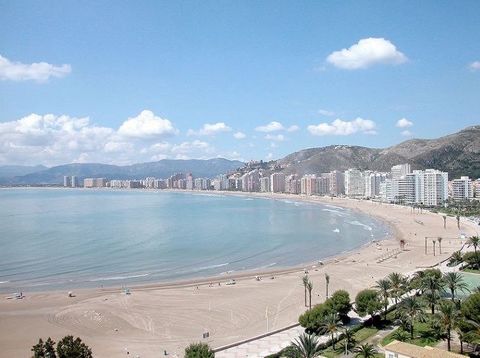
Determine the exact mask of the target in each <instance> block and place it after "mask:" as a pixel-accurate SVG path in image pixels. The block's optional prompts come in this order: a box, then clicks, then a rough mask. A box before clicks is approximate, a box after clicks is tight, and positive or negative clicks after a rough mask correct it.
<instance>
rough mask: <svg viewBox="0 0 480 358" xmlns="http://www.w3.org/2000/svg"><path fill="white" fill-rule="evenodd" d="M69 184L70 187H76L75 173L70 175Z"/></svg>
mask: <svg viewBox="0 0 480 358" xmlns="http://www.w3.org/2000/svg"><path fill="white" fill-rule="evenodd" d="M70 184H71V186H72V188H76V187H78V178H77V177H76V176H75V175H72V178H71V179H70Z"/></svg>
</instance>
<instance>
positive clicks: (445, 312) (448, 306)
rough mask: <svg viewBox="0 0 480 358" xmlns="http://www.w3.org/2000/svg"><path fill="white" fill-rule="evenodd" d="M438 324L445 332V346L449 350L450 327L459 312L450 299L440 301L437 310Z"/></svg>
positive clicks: (452, 325)
mask: <svg viewBox="0 0 480 358" xmlns="http://www.w3.org/2000/svg"><path fill="white" fill-rule="evenodd" d="M438 316H439V319H440V324H441V325H442V327H443V329H444V330H445V333H446V338H447V347H448V350H449V351H450V350H451V347H450V342H451V340H452V329H453V328H454V327H455V326H456V324H457V321H458V320H459V317H460V314H459V312H458V310H457V307H456V306H455V304H454V303H453V302H451V301H443V302H441V303H440V309H439V312H438Z"/></svg>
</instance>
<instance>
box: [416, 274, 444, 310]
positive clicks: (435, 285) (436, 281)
mask: <svg viewBox="0 0 480 358" xmlns="http://www.w3.org/2000/svg"><path fill="white" fill-rule="evenodd" d="M420 285H421V287H422V290H423V292H424V293H425V299H426V300H427V302H428V304H429V305H430V308H431V309H432V314H435V305H436V304H437V303H438V301H439V300H440V292H441V291H442V290H443V287H444V286H445V282H444V281H443V279H442V277H438V276H436V275H427V276H425V277H424V278H423V280H422V282H421V283H420Z"/></svg>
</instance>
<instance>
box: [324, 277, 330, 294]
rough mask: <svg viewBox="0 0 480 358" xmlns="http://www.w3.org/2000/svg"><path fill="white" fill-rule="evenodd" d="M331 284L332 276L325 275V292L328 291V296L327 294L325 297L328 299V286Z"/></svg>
mask: <svg viewBox="0 0 480 358" xmlns="http://www.w3.org/2000/svg"><path fill="white" fill-rule="evenodd" d="M329 284H330V276H329V275H328V273H326V274H325V291H326V294H325V297H326V298H328V285H329Z"/></svg>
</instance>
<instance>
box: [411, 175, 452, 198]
mask: <svg viewBox="0 0 480 358" xmlns="http://www.w3.org/2000/svg"><path fill="white" fill-rule="evenodd" d="M413 173H414V174H415V175H416V176H417V177H418V178H416V179H415V181H416V184H417V185H419V188H416V193H417V195H418V197H417V202H419V203H421V204H423V205H426V206H438V205H442V204H443V203H444V202H445V200H447V198H448V173H446V172H441V171H439V170H435V169H426V170H425V171H422V170H414V171H413Z"/></svg>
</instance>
